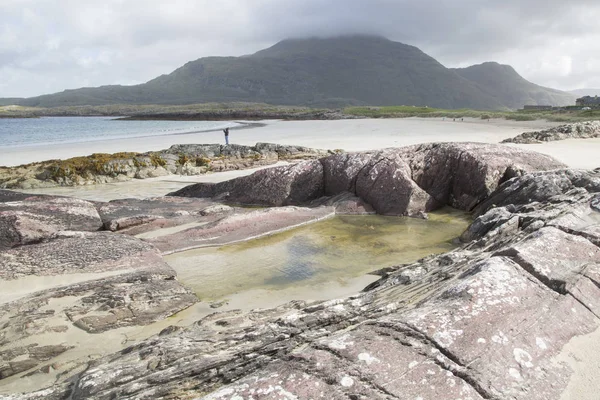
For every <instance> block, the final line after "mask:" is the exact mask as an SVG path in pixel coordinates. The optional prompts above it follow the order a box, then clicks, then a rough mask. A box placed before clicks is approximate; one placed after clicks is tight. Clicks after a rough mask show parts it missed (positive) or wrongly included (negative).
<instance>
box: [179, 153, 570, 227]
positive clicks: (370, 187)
mask: <svg viewBox="0 0 600 400" xmlns="http://www.w3.org/2000/svg"><path fill="white" fill-rule="evenodd" d="M563 166H564V165H563V164H561V163H559V162H557V161H556V160H554V159H552V158H551V157H548V156H544V155H542V154H539V153H535V152H532V151H527V150H521V149H516V148H511V147H506V146H501V145H493V144H478V143H433V144H424V145H415V146H408V147H401V148H397V149H386V150H381V151H374V152H362V153H347V154H336V155H331V156H329V157H325V158H321V159H319V160H312V161H305V162H303V163H300V164H296V165H288V166H282V167H277V168H269V169H265V170H262V171H257V172H255V173H254V174H252V175H250V176H246V177H240V178H237V179H233V180H230V181H226V182H221V183H216V184H213V183H198V184H196V185H191V186H187V187H185V188H183V189H181V190H179V191H176V192H174V193H171V194H170V195H173V196H189V197H201V198H202V197H205V198H214V199H218V200H220V201H227V202H231V203H241V204H256V205H268V206H281V205H293V204H296V205H297V204H304V203H306V202H309V201H311V200H315V199H317V198H319V197H322V196H335V195H338V194H340V193H344V192H350V193H352V194H353V195H356V196H357V197H359V198H360V199H362V200H363V201H364V202H366V203H368V204H370V205H371V206H372V207H373V208H374V209H375V210H376V211H377V212H378V213H380V214H386V215H415V214H418V213H419V212H425V211H431V210H434V209H436V208H439V207H440V206H442V205H446V204H447V205H450V206H452V207H455V208H459V209H463V210H471V209H473V208H474V207H475V206H476V205H477V204H479V203H480V202H481V201H482V200H483V199H485V198H487V197H488V196H489V195H490V193H491V192H492V191H493V190H494V189H495V188H496V187H497V185H498V184H499V183H501V182H503V181H505V180H507V179H509V178H512V177H514V176H517V175H520V174H523V173H525V172H529V171H536V170H546V169H553V168H559V167H563Z"/></svg>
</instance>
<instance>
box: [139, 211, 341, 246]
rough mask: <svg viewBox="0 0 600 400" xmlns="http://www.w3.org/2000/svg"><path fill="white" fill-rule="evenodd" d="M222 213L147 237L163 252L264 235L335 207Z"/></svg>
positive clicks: (319, 217)
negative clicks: (206, 220) (204, 222)
mask: <svg viewBox="0 0 600 400" xmlns="http://www.w3.org/2000/svg"><path fill="white" fill-rule="evenodd" d="M248 211H249V212H240V213H236V214H232V215H227V216H224V217H223V218H220V219H218V220H216V221H214V222H209V223H206V224H201V225H199V226H194V227H190V228H188V229H185V230H180V231H177V232H174V233H169V234H165V235H160V236H157V237H154V238H148V239H147V241H148V242H149V243H152V244H153V245H154V246H156V247H157V248H158V249H159V250H161V251H162V252H163V254H170V253H174V252H177V251H182V250H189V249H193V248H198V247H206V246H220V245H224V244H229V243H235V242H239V241H243V240H248V239H249V238H257V237H261V236H266V235H269V234H272V233H276V232H282V231H284V230H288V229H291V228H294V227H298V226H301V225H305V224H309V223H311V222H316V221H320V220H323V219H327V218H330V217H333V216H334V215H335V213H336V210H335V208H334V207H332V206H330V207H327V206H322V207H315V208H305V207H294V206H288V207H277V208H267V209H261V210H254V211H250V210H248Z"/></svg>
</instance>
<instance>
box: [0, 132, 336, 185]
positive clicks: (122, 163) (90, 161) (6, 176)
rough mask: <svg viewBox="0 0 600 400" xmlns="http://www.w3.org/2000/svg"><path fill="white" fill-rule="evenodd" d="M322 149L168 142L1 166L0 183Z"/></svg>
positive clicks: (185, 169)
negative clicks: (140, 149)
mask: <svg viewBox="0 0 600 400" xmlns="http://www.w3.org/2000/svg"><path fill="white" fill-rule="evenodd" d="M327 154H328V152H327V151H324V150H316V149H309V148H306V147H301V146H283V145H277V144H271V143H257V144H256V145H255V146H242V145H235V144H233V145H227V146H224V145H219V144H188V145H173V146H171V147H170V148H169V149H167V150H161V151H155V152H148V153H143V154H138V153H115V154H92V155H91V156H85V157H75V158H70V159H67V160H51V161H44V162H39V163H32V164H27V165H21V166H18V167H0V188H5V189H10V188H13V189H17V188H18V189H31V188H36V187H52V186H77V185H89V184H96V183H108V182H121V181H127V180H131V179H145V178H152V177H157V176H164V175H171V174H179V175H200V174H204V173H207V172H220V171H229V170H236V169H245V168H252V167H257V166H261V165H269V164H274V163H276V162H278V161H290V160H298V159H310V158H317V157H323V156H325V155H327Z"/></svg>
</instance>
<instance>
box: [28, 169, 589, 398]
mask: <svg viewBox="0 0 600 400" xmlns="http://www.w3.org/2000/svg"><path fill="white" fill-rule="evenodd" d="M536 180H540V182H544V181H546V182H560V184H557V185H555V186H554V187H553V188H552V189H551V190H547V191H545V190H543V187H538V186H536V185H534V184H532V182H533V181H536ZM525 199H531V200H530V201H526V200H525ZM599 199H600V173H594V172H585V171H570V170H557V171H549V172H538V173H535V174H527V175H524V176H516V177H514V178H511V179H508V180H507V181H506V182H504V183H502V184H501V185H500V186H499V187H498V188H497V189H496V190H495V191H494V193H493V194H491V196H490V197H489V199H488V200H487V201H485V202H483V203H481V204H480V205H479V207H478V208H477V211H476V212H477V220H476V221H475V222H474V224H473V225H474V226H476V229H475V228H474V229H472V231H471V233H470V237H469V239H470V240H471V241H470V242H469V243H467V244H465V245H463V246H462V247H461V248H459V249H456V250H454V251H451V252H449V253H446V254H443V255H439V256H432V257H428V258H425V259H423V260H420V261H418V262H416V263H414V264H411V265H404V266H399V267H396V268H395V269H392V270H390V271H388V273H387V274H386V276H385V277H383V278H382V279H381V280H379V281H378V282H377V283H376V284H374V285H371V287H370V288H369V289H368V290H366V291H364V292H363V293H360V294H357V295H355V296H351V297H349V298H346V299H340V300H332V301H327V302H316V303H308V304H307V303H305V302H293V303H289V304H287V305H284V306H281V307H278V308H276V309H271V310H257V311H254V312H251V313H241V312H235V311H234V312H223V313H215V314H213V315H210V316H207V317H205V318H203V319H202V320H200V321H198V322H197V323H195V324H194V325H192V326H190V327H188V328H178V327H169V328H166V329H164V330H163V332H161V333H160V334H159V335H157V336H155V337H153V338H150V339H148V340H146V341H144V342H141V343H138V344H135V345H132V346H131V347H128V348H126V349H124V350H123V351H121V352H119V353H116V354H114V355H112V356H110V357H106V358H103V359H100V360H95V361H93V362H91V363H90V365H89V367H88V368H87V369H86V370H85V371H83V372H81V373H79V374H75V375H74V376H73V377H72V378H71V379H70V380H68V379H60V380H59V382H58V383H57V384H56V385H55V386H53V387H52V388H51V389H48V390H46V391H44V392H43V393H42V392H40V393H38V394H35V393H34V394H31V395H30V398H42V397H43V396H46V397H48V398H56V399H61V398H67V397H69V398H71V399H80V398H81V399H83V398H86V399H87V398H90V399H110V398H128V399H142V398H180V397H186V398H192V397H193V398H203V399H232V398H250V397H256V398H259V397H261V398H262V397H264V398H275V397H276V398H302V399H305V398H319V397H324V398H330V399H347V398H352V399H396V398H398V399H400V398H422V399H441V398H462V399H486V400H490V399H493V400H496V399H498V400H500V399H507V398H511V399H517V400H519V399H527V400H537V399H539V400H542V399H543V400H547V399H559V398H560V397H561V393H562V392H563V391H564V390H565V387H566V385H567V383H568V381H569V377H570V375H571V373H572V371H571V370H570V368H569V366H567V365H566V364H563V363H559V362H557V361H556V357H557V356H558V355H559V354H560V353H561V349H563V347H564V346H565V345H566V343H567V342H569V341H570V339H572V338H573V337H575V336H579V335H584V334H587V333H590V332H593V331H596V330H597V329H598V327H599V326H600V319H599V318H598V316H599V315H600V302H599V301H598V299H599V298H600V285H599V284H598V282H599V281H600V280H599V278H600V247H598V243H599V242H600V229H599V227H600V212H598V211H597V210H596V208H595V207H597V204H598V201H599ZM494 221H495V223H494ZM594 384H597V383H594Z"/></svg>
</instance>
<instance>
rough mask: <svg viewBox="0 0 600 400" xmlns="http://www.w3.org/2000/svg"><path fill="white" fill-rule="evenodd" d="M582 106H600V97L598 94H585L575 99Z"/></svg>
mask: <svg viewBox="0 0 600 400" xmlns="http://www.w3.org/2000/svg"><path fill="white" fill-rule="evenodd" d="M575 104H577V105H578V106H580V107H590V108H600V97H598V96H594V97H592V96H583V97H580V98H578V99H577V100H576V101H575Z"/></svg>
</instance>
